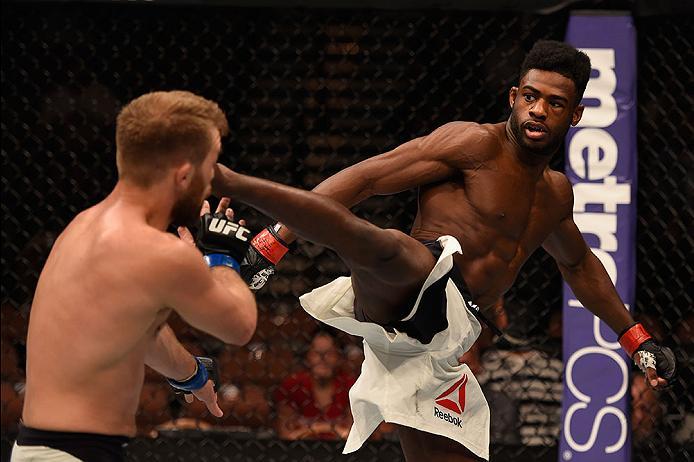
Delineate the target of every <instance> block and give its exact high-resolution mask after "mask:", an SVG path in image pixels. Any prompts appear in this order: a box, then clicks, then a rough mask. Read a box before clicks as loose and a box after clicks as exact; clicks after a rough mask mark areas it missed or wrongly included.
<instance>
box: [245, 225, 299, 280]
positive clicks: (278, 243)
mask: <svg viewBox="0 0 694 462" xmlns="http://www.w3.org/2000/svg"><path fill="white" fill-rule="evenodd" d="M288 250H289V245H288V244H287V243H286V242H284V241H283V240H282V238H281V237H280V236H279V234H277V232H276V231H275V229H274V228H273V227H271V226H268V227H267V228H265V229H264V230H262V231H261V232H259V233H258V234H257V235H256V236H255V237H254V238H253V240H252V241H251V245H250V246H249V247H248V252H247V253H246V258H245V259H244V260H243V262H242V263H241V277H242V278H243V280H244V281H246V283H247V284H248V287H249V288H250V289H251V290H258V289H260V288H261V287H263V286H264V285H265V283H266V282H267V280H268V279H269V278H270V276H272V275H273V274H274V273H275V266H277V263H279V261H280V260H281V259H282V257H284V254H286V253H287V251H288Z"/></svg>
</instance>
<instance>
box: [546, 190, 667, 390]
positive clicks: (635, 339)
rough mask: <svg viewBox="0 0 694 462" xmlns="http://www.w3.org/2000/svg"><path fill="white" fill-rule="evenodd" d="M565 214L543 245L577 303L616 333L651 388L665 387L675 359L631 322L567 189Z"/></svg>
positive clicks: (638, 325) (643, 330)
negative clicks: (575, 218) (587, 239)
mask: <svg viewBox="0 0 694 462" xmlns="http://www.w3.org/2000/svg"><path fill="white" fill-rule="evenodd" d="M567 189H568V193H567V196H568V197H569V199H570V200H568V201H567V202H568V204H567V205H568V207H567V208H568V212H567V214H566V216H565V217H564V219H563V220H562V221H561V222H560V223H559V225H558V226H557V227H556V228H555V230H554V231H553V232H552V234H550V235H549V237H548V238H547V239H546V240H545V242H544V243H543V247H544V249H545V250H546V251H547V252H548V253H549V254H550V255H552V257H554V259H555V260H556V262H557V264H558V266H559V270H560V271H561V274H562V276H563V277H564V279H565V280H566V282H567V283H568V284H569V286H570V287H571V289H572V290H573V292H574V294H575V295H576V297H577V298H578V300H579V301H580V302H581V303H582V304H583V306H584V307H586V308H587V309H588V310H589V311H590V312H591V313H593V314H594V315H595V316H597V317H598V318H600V319H602V320H603V321H605V322H606V323H607V325H608V326H610V328H611V329H612V330H613V331H614V332H615V333H617V334H618V335H619V336H620V337H619V342H620V344H621V345H622V347H623V348H624V350H625V351H627V353H628V354H629V355H630V356H631V357H632V359H633V360H634V361H635V362H636V364H637V365H638V366H639V368H641V370H642V371H643V372H644V373H645V374H646V377H647V379H648V383H649V385H650V386H652V387H653V388H662V387H664V386H667V384H668V380H671V379H672V378H673V377H674V375H675V357H674V355H673V354H672V351H670V349H669V348H666V347H660V346H659V345H657V344H655V343H654V342H653V341H652V339H651V337H650V335H648V333H647V332H646V331H645V329H644V328H643V326H641V325H640V324H637V323H636V322H634V319H633V318H632V316H631V314H630V313H629V311H628V310H627V309H626V307H625V306H624V303H623V302H622V300H621V298H620V297H619V294H618V293H617V290H616V289H615V287H614V284H613V283H612V280H611V279H610V277H609V275H608V274H607V271H606V270H605V267H604V266H603V265H602V263H601V262H600V260H599V259H598V258H597V257H596V256H595V254H594V253H593V252H592V251H591V250H590V248H589V247H588V245H587V244H586V242H585V240H584V239H583V236H582V235H581V232H580V231H579V230H578V227H577V226H576V223H574V221H573V218H572V211H571V210H572V208H573V198H572V197H571V189H570V186H568V185H567Z"/></svg>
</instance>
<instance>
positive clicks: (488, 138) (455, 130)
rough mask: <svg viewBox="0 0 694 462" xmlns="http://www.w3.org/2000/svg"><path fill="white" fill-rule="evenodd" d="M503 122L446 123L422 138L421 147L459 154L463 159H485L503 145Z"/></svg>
mask: <svg viewBox="0 0 694 462" xmlns="http://www.w3.org/2000/svg"><path fill="white" fill-rule="evenodd" d="M500 125H501V124H478V123H476V122H465V121H455V122H449V123H447V124H444V125H442V126H440V127H439V128H437V129H436V130H434V131H433V132H431V134H429V135H428V136H425V137H423V138H421V139H420V140H421V141H420V148H421V149H423V150H430V149H433V148H436V149H437V150H439V151H442V152H445V153H449V154H452V155H457V156H459V157H460V158H461V159H468V160H477V161H480V160H484V159H486V158H489V157H491V156H493V155H495V154H496V153H497V152H498V151H499V148H500V146H501V136H500V135H503V132H501V131H500Z"/></svg>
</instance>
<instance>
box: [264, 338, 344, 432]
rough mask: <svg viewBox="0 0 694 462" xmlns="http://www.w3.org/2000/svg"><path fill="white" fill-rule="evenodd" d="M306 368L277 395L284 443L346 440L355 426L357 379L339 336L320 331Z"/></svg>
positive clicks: (280, 389)
mask: <svg viewBox="0 0 694 462" xmlns="http://www.w3.org/2000/svg"><path fill="white" fill-rule="evenodd" d="M304 361H305V366H306V368H305V369H304V370H301V371H299V372H296V373H294V374H291V375H290V376H289V377H287V378H286V379H284V380H283V381H282V383H281V385H280V386H279V387H278V388H277V390H276V391H275V395H274V398H275V406H276V409H277V421H276V424H275V428H276V430H277V434H278V435H279V436H280V438H282V439H288V440H298V439H346V438H347V435H348V433H349V429H350V427H351V425H352V416H351V414H350V410H349V396H348V394H349V389H350V388H351V387H352V385H353V384H354V381H355V377H354V376H353V375H352V374H350V373H348V372H344V371H342V370H341V369H340V366H341V365H342V364H344V363H345V358H344V357H343V354H342V351H341V345H340V343H339V341H338V338H337V335H336V334H335V332H334V331H333V330H331V329H329V328H327V327H323V326H321V327H319V328H318V330H317V331H316V333H315V334H314V336H313V340H312V341H311V344H310V346H309V349H308V351H307V352H306V356H305V358H304Z"/></svg>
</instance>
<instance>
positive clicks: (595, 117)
mask: <svg viewBox="0 0 694 462" xmlns="http://www.w3.org/2000/svg"><path fill="white" fill-rule="evenodd" d="M581 51H583V52H584V53H585V54H587V55H588V57H589V58H590V65H591V67H592V68H593V70H596V71H598V76H597V77H596V78H591V79H590V82H588V86H587V87H586V91H585V92H584V93H583V97H584V98H586V99H597V100H598V101H599V102H600V104H598V105H597V106H590V107H589V106H586V108H585V109H584V110H583V117H581V121H580V122H579V123H578V126H579V127H609V126H610V125H612V123H613V122H614V121H615V120H617V101H616V100H615V99H614V96H613V95H614V91H615V90H616V89H617V74H615V72H614V61H615V59H614V50H613V49H611V48H605V49H602V48H585V49H582V50H581Z"/></svg>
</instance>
